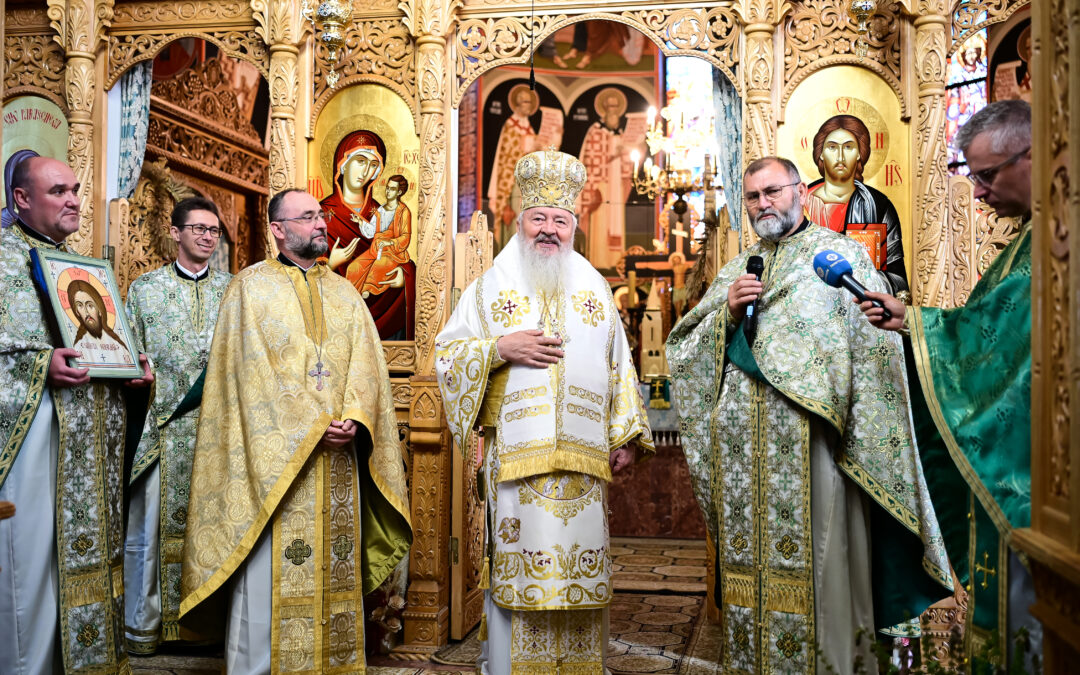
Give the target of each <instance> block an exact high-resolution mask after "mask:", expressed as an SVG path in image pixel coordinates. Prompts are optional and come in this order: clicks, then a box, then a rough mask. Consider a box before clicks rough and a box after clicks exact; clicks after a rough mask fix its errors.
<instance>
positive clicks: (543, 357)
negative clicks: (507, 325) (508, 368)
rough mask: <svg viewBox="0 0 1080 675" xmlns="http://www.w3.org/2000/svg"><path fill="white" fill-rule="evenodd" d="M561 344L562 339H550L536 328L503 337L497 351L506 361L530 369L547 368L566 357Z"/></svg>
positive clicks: (496, 345)
mask: <svg viewBox="0 0 1080 675" xmlns="http://www.w3.org/2000/svg"><path fill="white" fill-rule="evenodd" d="M561 344H562V339H560V338H557V337H548V336H546V335H544V331H542V330H536V329H535V328H534V329H533V330H519V331H518V332H516V333H510V334H509V335H504V336H502V337H501V338H499V340H498V341H497V342H496V343H495V349H497V350H498V351H499V356H501V357H502V359H503V360H504V361H509V362H510V363H513V364H515V365H518V366H529V367H530V368H547V367H548V366H550V365H551V364H553V363H558V362H559V359H561V358H562V357H563V356H564V355H565V352H563V350H561V349H559V348H558V346H557V345H561Z"/></svg>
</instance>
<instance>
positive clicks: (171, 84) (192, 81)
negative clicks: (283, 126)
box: [150, 58, 262, 146]
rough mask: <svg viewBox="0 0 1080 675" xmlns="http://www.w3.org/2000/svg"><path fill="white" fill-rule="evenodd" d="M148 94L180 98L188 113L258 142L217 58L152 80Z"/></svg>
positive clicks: (253, 128)
mask: <svg viewBox="0 0 1080 675" xmlns="http://www.w3.org/2000/svg"><path fill="white" fill-rule="evenodd" d="M150 93H151V94H152V95H154V96H157V97H158V98H162V99H164V100H165V101H183V104H184V110H186V111H187V112H188V113H190V114H194V115H195V116H196V117H197V118H201V119H202V120H205V121H206V122H211V123H213V124H215V125H219V126H222V127H225V128H226V129H229V130H232V131H235V132H236V133H238V134H239V135H240V136H242V137H243V138H246V139H249V140H251V141H253V142H255V143H256V144H258V145H259V146H261V145H262V142H261V139H260V138H259V133H258V132H257V131H255V127H253V126H252V125H251V122H250V121H249V120H247V119H246V118H245V117H244V115H243V114H242V113H241V112H240V106H239V104H238V103H237V99H236V92H234V91H233V90H232V86H231V85H230V83H229V81H228V79H227V78H226V77H225V73H224V72H223V71H222V69H221V60H220V58H213V59H210V60H208V61H204V62H202V63H200V64H198V65H196V66H194V67H193V68H189V69H187V70H186V71H184V72H183V73H181V74H180V75H179V76H178V77H174V78H171V79H168V80H162V81H160V82H155V83H154V84H153V87H152V88H151V92H150Z"/></svg>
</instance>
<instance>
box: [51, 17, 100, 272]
mask: <svg viewBox="0 0 1080 675" xmlns="http://www.w3.org/2000/svg"><path fill="white" fill-rule="evenodd" d="M48 6H49V9H48V14H49V24H50V26H52V29H53V30H54V31H56V35H55V36H54V38H53V39H54V40H56V41H57V42H58V43H59V44H60V46H61V47H63V49H64V58H65V61H66V68H65V69H64V98H65V100H66V101H67V105H68V124H69V132H70V133H69V136H68V164H70V165H71V168H72V170H74V172H75V177H76V178H77V179H78V181H79V183H80V184H81V188H80V190H79V196H80V197H81V198H82V210H81V213H80V216H79V230H78V231H77V232H75V233H74V234H72V235H71V236H70V237H68V239H67V242H68V245H69V246H71V247H72V248H73V249H74V250H75V251H76V252H77V253H81V254H83V255H93V254H95V253H98V252H97V251H93V250H92V249H93V237H94V220H95V218H94V213H95V208H94V206H95V194H94V192H95V185H94V145H95V144H94V118H93V115H94V100H95V98H96V96H97V91H96V90H97V86H98V83H97V70H96V58H97V51H98V47H99V46H100V45H101V43H102V40H103V38H104V36H105V27H106V26H108V25H109V23H110V22H111V21H112V16H113V2H112V0H48Z"/></svg>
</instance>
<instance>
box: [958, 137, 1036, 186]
mask: <svg viewBox="0 0 1080 675" xmlns="http://www.w3.org/2000/svg"><path fill="white" fill-rule="evenodd" d="M1028 150H1031V146H1030V145H1029V146H1027V147H1026V148H1024V149H1023V150H1021V151H1020V152H1018V153H1016V154H1015V155H1013V156H1012V157H1010V158H1008V159H1007V160H1005V161H1004V162H1002V163H1001V164H998V165H997V166H992V167H990V168H989V169H983V170H981V171H973V172H971V173H970V174H968V178H970V179H971V182H972V183H975V184H976V185H981V186H983V187H984V188H989V187H990V186H991V185H992V184H993V183H994V179H995V178H997V175H998V171H1001V170H1002V169H1004V168H1005V167H1007V166H1009V165H1010V164H1015V163H1016V161H1017V160H1019V159H1020V158H1021V157H1023V156H1024V155H1026V154H1027V152H1028Z"/></svg>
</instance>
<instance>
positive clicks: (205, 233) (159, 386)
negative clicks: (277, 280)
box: [124, 197, 232, 654]
mask: <svg viewBox="0 0 1080 675" xmlns="http://www.w3.org/2000/svg"><path fill="white" fill-rule="evenodd" d="M169 234H170V235H172V239H173V241H175V242H176V245H177V252H176V260H175V261H173V262H171V263H169V264H167V265H164V266H162V267H159V268H158V269H156V270H153V271H151V272H147V273H146V274H144V275H142V276H140V277H139V278H138V279H136V280H135V281H134V282H133V283H132V284H131V288H129V289H128V295H127V311H128V316H129V317H130V318H131V328H132V331H133V333H134V336H133V337H134V339H135V341H136V342H137V343H138V344H139V346H140V348H141V349H142V350H144V351H145V352H146V353H147V354H149V355H150V357H151V358H152V359H153V360H154V366H155V368H156V370H157V381H156V382H157V383H156V386H155V387H154V391H153V392H152V396H151V398H150V400H149V401H148V414H147V415H146V416H145V419H138V420H132V421H129V425H128V434H129V438H133V439H138V450H137V451H136V453H135V458H134V460H133V466H132V470H131V473H130V476H129V477H128V481H129V482H130V484H131V492H132V495H131V500H130V502H129V504H128V530H127V536H126V543H125V546H124V549H125V550H124V598H125V599H124V614H125V624H124V629H125V632H126V635H127V648H128V651H129V652H131V653H133V654H152V653H153V652H155V651H156V650H157V647H158V645H159V643H161V642H167V641H174V640H196V639H199V638H200V637H201V636H200V635H199V634H197V633H192V632H189V631H181V630H180V626H179V625H178V623H177V618H178V616H179V613H180V589H179V588H178V587H177V585H176V583H175V581H176V580H177V579H179V578H180V552H181V548H182V547H183V545H184V528H185V526H186V525H187V509H188V492H189V490H190V487H191V457H192V453H193V452H194V451H195V430H196V429H197V428H198V424H199V403H200V401H201V400H202V383H203V381H202V377H203V372H204V370H205V368H206V362H207V359H208V358H209V355H210V341H211V340H212V339H213V337H214V326H215V324H216V323H217V314H218V307H219V306H220V305H221V297H222V295H223V294H224V293H225V287H226V286H228V284H229V280H230V279H232V275H231V274H229V273H228V272H221V271H219V270H216V269H211V267H210V258H211V256H213V255H214V251H216V250H217V246H218V243H219V242H220V241H221V237H222V235H223V234H224V228H223V227H222V223H221V218H220V216H219V215H218V208H217V206H216V205H215V204H214V202H212V201H210V200H208V199H204V198H203V197H189V198H187V199H183V200H181V201H180V202H178V203H177V204H176V207H175V208H174V209H173V212H172V222H171V225H170V227H169ZM170 579H171V580H172V581H173V583H170Z"/></svg>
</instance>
